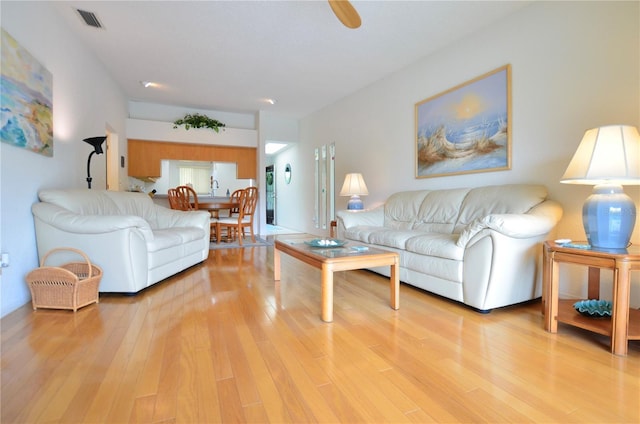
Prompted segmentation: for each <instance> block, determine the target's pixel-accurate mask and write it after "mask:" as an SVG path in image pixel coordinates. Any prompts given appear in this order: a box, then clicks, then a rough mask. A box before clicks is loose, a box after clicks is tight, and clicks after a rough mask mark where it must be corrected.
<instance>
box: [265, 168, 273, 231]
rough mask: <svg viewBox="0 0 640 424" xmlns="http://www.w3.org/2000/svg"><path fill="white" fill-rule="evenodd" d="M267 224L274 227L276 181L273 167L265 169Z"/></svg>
mask: <svg viewBox="0 0 640 424" xmlns="http://www.w3.org/2000/svg"><path fill="white" fill-rule="evenodd" d="M265 177H266V178H265V181H266V183H267V184H266V197H265V198H266V199H267V205H266V206H267V224H268V225H276V181H275V180H276V179H275V172H274V167H273V165H269V166H267V168H266V175H265Z"/></svg>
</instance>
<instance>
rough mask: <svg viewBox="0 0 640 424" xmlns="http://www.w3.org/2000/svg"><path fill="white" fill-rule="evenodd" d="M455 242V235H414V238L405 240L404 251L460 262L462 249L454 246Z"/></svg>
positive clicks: (456, 236) (462, 256)
mask: <svg viewBox="0 0 640 424" xmlns="http://www.w3.org/2000/svg"><path fill="white" fill-rule="evenodd" d="M457 240H458V235H457V234H439V233H431V234H422V235H418V236H415V233H414V237H411V238H410V239H408V240H407V242H406V244H405V246H406V247H405V249H406V250H407V252H414V253H419V254H421V255H427V256H437V257H440V258H445V259H453V260H456V261H461V260H462V259H463V258H464V249H463V248H462V247H460V246H458V245H457V244H456V241H457Z"/></svg>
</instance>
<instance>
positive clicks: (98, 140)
mask: <svg viewBox="0 0 640 424" xmlns="http://www.w3.org/2000/svg"><path fill="white" fill-rule="evenodd" d="M106 139H107V137H106V136H102V137H89V138H85V139H84V140H82V141H84V142H86V143H89V144H91V145H92V146H93V151H92V152H91V153H89V157H88V158H87V185H88V186H89V188H91V156H93V154H94V153H95V154H98V155H100V154H102V153H103V151H102V143H104V141H105V140H106Z"/></svg>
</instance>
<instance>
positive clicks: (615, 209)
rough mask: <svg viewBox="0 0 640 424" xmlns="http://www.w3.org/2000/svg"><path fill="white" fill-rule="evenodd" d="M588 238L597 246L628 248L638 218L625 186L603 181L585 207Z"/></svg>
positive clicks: (588, 198) (584, 221) (596, 187)
mask: <svg viewBox="0 0 640 424" xmlns="http://www.w3.org/2000/svg"><path fill="white" fill-rule="evenodd" d="M582 222H583V225H584V231H585V233H586V235H587V240H588V241H589V244H590V245H591V246H592V247H595V248H598V249H626V248H627V246H628V245H629V240H630V239H631V233H632V232H633V227H634V225H635V222H636V205H635V204H634V203H633V200H632V199H631V197H629V196H627V195H626V194H625V193H624V191H623V189H622V186H620V185H617V184H600V185H597V186H595V187H594V188H593V192H592V193H591V195H590V196H589V197H587V200H586V201H585V202H584V206H583V207H582Z"/></svg>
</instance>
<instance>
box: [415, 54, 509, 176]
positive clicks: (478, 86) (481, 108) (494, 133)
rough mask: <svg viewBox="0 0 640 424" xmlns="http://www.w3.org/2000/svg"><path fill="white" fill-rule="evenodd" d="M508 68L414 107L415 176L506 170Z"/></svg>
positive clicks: (507, 153) (486, 75) (493, 72)
mask: <svg viewBox="0 0 640 424" xmlns="http://www.w3.org/2000/svg"><path fill="white" fill-rule="evenodd" d="M510 87H511V66H510V65H505V66H503V67H501V68H499V69H496V70H494V71H491V72H489V73H487V74H484V75H482V76H480V77H478V78H475V79H473V80H471V81H468V82H466V83H464V84H461V85H458V86H456V87H454V88H452V89H450V90H447V91H445V92H444V93H440V94H438V95H436V96H433V97H431V98H428V99H426V100H423V101H422V102H420V103H417V104H416V106H415V123H416V129H415V130H416V132H415V136H416V139H415V142H416V144H415V146H416V164H415V165H416V167H415V170H416V178H429V177H439V176H444V175H456V174H467V173H472V172H488V171H501V170H507V169H511V93H510V90H511V89H510Z"/></svg>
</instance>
